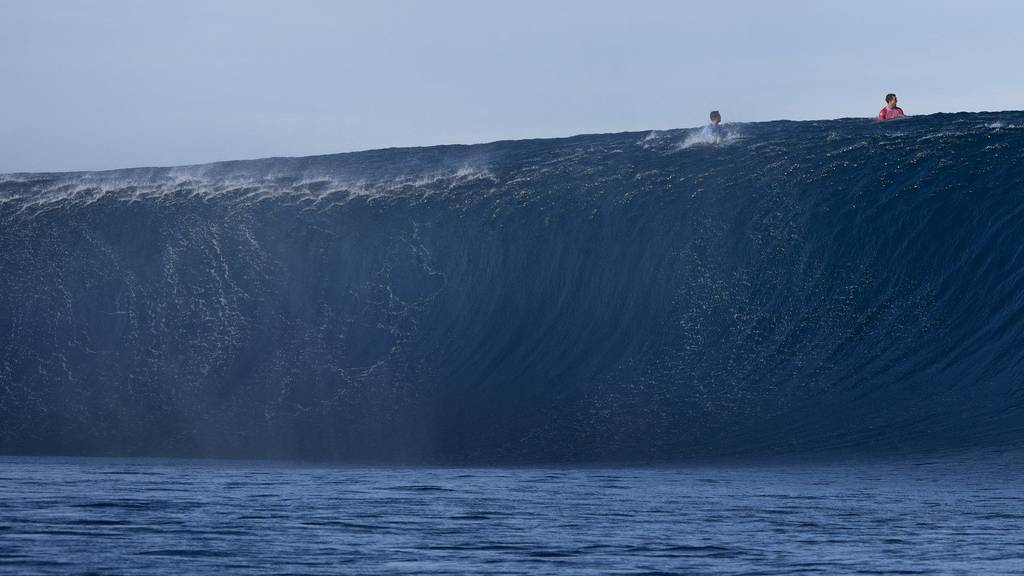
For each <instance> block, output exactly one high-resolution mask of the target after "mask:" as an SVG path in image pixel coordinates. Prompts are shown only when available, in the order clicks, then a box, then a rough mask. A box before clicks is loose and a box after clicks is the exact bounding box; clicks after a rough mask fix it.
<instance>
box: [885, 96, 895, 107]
mask: <svg viewBox="0 0 1024 576" xmlns="http://www.w3.org/2000/svg"><path fill="white" fill-rule="evenodd" d="M895 99H896V95H895V94H891V93H890V94H886V95H885V103H886V104H888V103H889V102H892V101H893V100H895Z"/></svg>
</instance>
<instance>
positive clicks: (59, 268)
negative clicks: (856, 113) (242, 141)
mask: <svg viewBox="0 0 1024 576" xmlns="http://www.w3.org/2000/svg"><path fill="white" fill-rule="evenodd" d="M1022 126H1024V114H1022V113H1017V112H1004V113H985V114H955V115H934V116H927V117H918V118H909V119H906V120H902V121H896V122H890V123H884V124H879V123H875V122H872V121H866V120H836V121H823V122H771V123H762V124H748V125H744V126H742V131H741V132H740V131H735V132H734V133H736V134H740V133H741V134H742V137H739V138H730V139H727V141H726V142H725V144H724V145H721V146H702V145H693V143H692V138H691V137H690V136H691V134H692V132H691V131H687V130H669V131H659V132H651V133H623V134H605V135H588V136H578V137H573V138H565V139H553V140H528V141H515V142H497V143H492V144H483V145H476V146H439V147H432V148H416V149H391V150H378V151H370V152H360V153H351V154H339V155H332V156H318V157H309V158H275V159H267V160H255V161H238V162H223V163H217V164H210V165H204V166H190V167H178V168H144V169H130V170H115V171H109V172H92V173H63V174H10V175H4V176H0V271H2V273H0V453H8V454H11V453H18V454H50V453H60V454H118V455H182V456H245V457H275V458H281V457H284V458H316V459H339V460H377V461H383V460H387V461H405V462H509V461H518V462H556V461H593V462H597V461H671V460H683V459H688V458H702V457H712V456H734V457H744V456H752V455H763V454H807V453H826V454H837V453H845V452H854V453H858V454H879V453H888V452H892V451H935V450H950V449H955V448H960V447H971V446H1002V445H1006V444H1019V443H1020V442H1021V441H1022V440H1024V414H1022V408H1024V386H1022V384H1021V382H1022V377H1024V346H1021V345H1020V343H1021V342H1022V341H1024V299H1022V298H1021V296H1020V295H1021V294H1024V232H1022V231H1024V168H1022V166H1024V162H1022V161H1024V129H1022V128H1021V127H1022ZM733 128H734V129H735V128H736V127H733Z"/></svg>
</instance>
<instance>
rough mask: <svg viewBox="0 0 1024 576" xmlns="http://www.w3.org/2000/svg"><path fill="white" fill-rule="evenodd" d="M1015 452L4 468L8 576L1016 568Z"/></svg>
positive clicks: (3, 543)
mask: <svg viewBox="0 0 1024 576" xmlns="http://www.w3.org/2000/svg"><path fill="white" fill-rule="evenodd" d="M1022 479H1024V455H1022V454H1021V453H1019V452H1017V453H1004V454H995V453H993V454H984V455H977V454H973V455H970V454H968V455H965V454H959V455H946V456H945V457H943V458H941V459H911V460H900V461H897V462H886V461H874V462H870V463H845V464H808V463H802V464H801V463H789V464H785V465H783V464H775V465H765V464H760V465H718V466H703V467H685V468H663V469H657V468H655V469H630V468H600V469H599V468H594V469H576V470H571V469H560V468H506V469H502V468H493V469H479V468H464V469H460V468H404V469H403V468H358V467H357V468H351V467H326V466H296V465H283V464H257V463H239V462H235V463H231V462H216V461H205V462H204V461H187V460H124V459H121V460H115V459H69V458H11V457H8V458H3V459H0V573H3V574H19V575H30V574H61V575H64V574H109V575H115V574H126V575H127V574H168V575H170V574H175V575H176V574H226V573H227V574H551V573H558V574H897V573H902V574H1020V573H1022V572H1024V480H1022Z"/></svg>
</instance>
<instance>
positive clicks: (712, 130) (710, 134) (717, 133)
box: [701, 110, 725, 144]
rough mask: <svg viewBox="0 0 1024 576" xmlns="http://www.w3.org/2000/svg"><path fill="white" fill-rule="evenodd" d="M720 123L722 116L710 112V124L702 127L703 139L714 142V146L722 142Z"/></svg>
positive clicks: (715, 112)
mask: <svg viewBox="0 0 1024 576" xmlns="http://www.w3.org/2000/svg"><path fill="white" fill-rule="evenodd" d="M721 123H722V115H721V114H719V113H718V110H712V111H711V122H710V123H709V124H708V125H707V126H705V127H704V131H703V132H702V133H701V135H702V136H704V138H705V139H707V140H708V141H711V142H714V143H715V144H717V143H719V142H721V141H722V138H723V137H724V136H725V134H724V133H723V132H724V131H723V130H722V127H721V126H719V124H721Z"/></svg>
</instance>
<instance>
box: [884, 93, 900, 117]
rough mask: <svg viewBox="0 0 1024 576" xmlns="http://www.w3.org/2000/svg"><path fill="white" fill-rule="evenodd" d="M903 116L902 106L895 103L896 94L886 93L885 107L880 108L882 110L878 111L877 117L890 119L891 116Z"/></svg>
mask: <svg viewBox="0 0 1024 576" xmlns="http://www.w3.org/2000/svg"><path fill="white" fill-rule="evenodd" d="M903 116H905V114H903V108H900V107H899V106H897V105H896V95H895V94H886V95H885V108H882V111H881V112H879V113H878V119H879V120H892V119H893V118H902V117H903Z"/></svg>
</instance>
